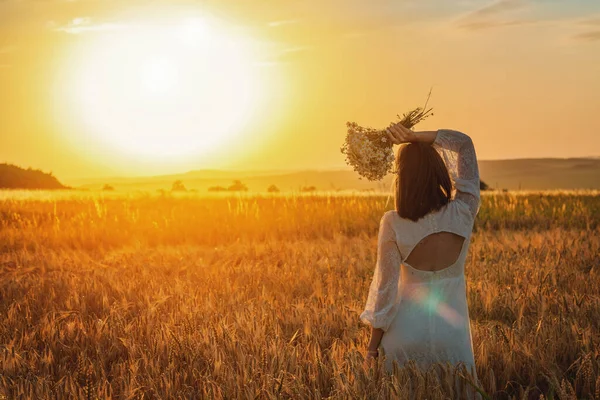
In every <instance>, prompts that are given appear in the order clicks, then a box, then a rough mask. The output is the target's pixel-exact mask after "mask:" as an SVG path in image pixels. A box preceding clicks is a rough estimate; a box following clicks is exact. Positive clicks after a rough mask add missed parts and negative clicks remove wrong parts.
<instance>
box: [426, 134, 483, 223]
mask: <svg viewBox="0 0 600 400" xmlns="http://www.w3.org/2000/svg"><path fill="white" fill-rule="evenodd" d="M433 146H434V147H435V148H436V149H437V150H438V151H439V152H440V154H441V155H442V158H443V159H444V162H445V163H446V167H448V172H449V173H450V177H451V178H452V181H453V182H454V187H455V188H456V199H457V200H460V201H463V202H465V203H466V204H467V205H468V206H469V210H470V211H471V215H472V216H473V218H474V217H475V215H477V212H478V211H479V204H480V193H479V167H478V165H477V155H476V153H475V147H474V146H473V141H472V140H471V138H470V137H469V136H467V135H465V134H464V133H462V132H459V131H455V130H452V129H439V130H438V131H437V135H436V138H435V140H434V142H433Z"/></svg>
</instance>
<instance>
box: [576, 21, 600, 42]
mask: <svg viewBox="0 0 600 400" xmlns="http://www.w3.org/2000/svg"><path fill="white" fill-rule="evenodd" d="M574 25H575V26H576V27H584V28H587V29H586V30H585V31H583V32H579V33H576V34H574V35H572V36H571V39H573V40H576V41H578V42H595V41H598V40H600V16H593V17H589V18H584V19H578V20H576V21H574Z"/></svg>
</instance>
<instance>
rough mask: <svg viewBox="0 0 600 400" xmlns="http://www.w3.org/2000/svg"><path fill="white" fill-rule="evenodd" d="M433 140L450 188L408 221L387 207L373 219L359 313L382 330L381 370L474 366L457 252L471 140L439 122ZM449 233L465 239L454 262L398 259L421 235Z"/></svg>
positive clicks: (465, 222)
mask: <svg viewBox="0 0 600 400" xmlns="http://www.w3.org/2000/svg"><path fill="white" fill-rule="evenodd" d="M433 146H434V147H435V148H436V150H438V152H439V153H440V154H441V156H442V158H443V159H444V161H445V163H446V166H447V167H448V170H449V172H450V177H451V178H452V181H453V183H454V188H455V189H456V191H455V193H454V197H453V199H452V200H451V201H450V202H449V203H448V204H447V205H446V206H444V207H443V208H441V209H440V210H438V211H435V212H431V213H429V214H427V215H426V216H424V217H423V218H421V219H419V220H418V221H416V222H414V221H411V220H409V219H404V218H401V217H400V216H399V215H398V213H397V212H396V211H388V212H386V213H385V214H384V215H383V217H382V218H381V223H380V226H379V235H378V250H377V265H376V267H375V273H374V275H373V280H372V282H371V286H370V289H369V295H368V299H367V303H366V307H365V310H364V311H363V312H362V314H361V315H360V319H361V320H362V321H363V322H365V323H368V324H370V325H372V326H373V327H374V328H381V329H383V330H384V334H383V337H382V339H381V344H380V347H382V348H383V350H384V351H383V353H384V354H385V358H386V364H385V365H386V369H387V370H388V371H391V370H392V363H393V361H396V362H397V363H398V365H399V366H400V367H402V366H403V365H404V363H406V362H408V361H409V360H413V361H414V362H415V363H416V364H417V366H418V367H420V368H423V369H427V368H428V367H430V366H431V365H433V364H434V363H436V362H442V363H444V364H445V363H447V362H450V363H451V364H453V365H458V364H459V363H463V364H464V365H465V366H466V367H467V369H468V370H469V371H472V372H473V373H474V367H475V361H474V358H473V344H472V339H471V330H470V326H469V311H468V307H467V298H466V286H465V274H464V272H465V259H466V257H467V251H468V249H469V242H470V237H471V233H472V229H473V222H474V219H475V216H476V215H477V212H478V211H479V202H480V197H479V170H478V167H477V158H476V155H475V149H474V147H473V143H472V141H471V139H470V138H469V137H468V136H467V135H465V134H464V133H461V132H458V131H455V130H449V129H440V130H438V131H437V136H436V139H435V141H434V143H433ZM437 232H451V233H454V234H457V235H459V236H462V237H464V238H465V240H464V242H463V246H462V250H461V252H460V255H459V257H458V259H457V260H456V262H455V263H454V264H452V265H450V266H449V267H447V268H444V269H442V270H439V271H435V272H433V271H423V270H418V269H416V268H413V267H411V266H410V265H408V264H407V263H406V262H405V260H406V259H407V258H408V256H409V254H410V253H411V251H412V249H413V248H414V247H415V246H416V245H417V244H418V243H419V242H420V241H421V240H422V239H423V238H425V237H426V236H429V235H431V234H433V233H437Z"/></svg>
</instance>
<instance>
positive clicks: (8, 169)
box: [0, 164, 68, 190]
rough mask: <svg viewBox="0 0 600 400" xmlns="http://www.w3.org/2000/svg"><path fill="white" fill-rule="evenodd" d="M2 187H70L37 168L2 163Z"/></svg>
mask: <svg viewBox="0 0 600 400" xmlns="http://www.w3.org/2000/svg"><path fill="white" fill-rule="evenodd" d="M0 189H45V190H47V189H68V187H67V186H65V185H63V184H62V183H60V182H59V181H58V179H56V177H54V176H53V175H52V173H45V172H42V171H40V170H36V169H31V168H28V169H23V168H21V167H17V166H16V165H11V164H0Z"/></svg>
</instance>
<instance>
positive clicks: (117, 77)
mask: <svg viewBox="0 0 600 400" xmlns="http://www.w3.org/2000/svg"><path fill="white" fill-rule="evenodd" d="M85 40H86V46H85V47H84V50H83V53H81V54H77V56H76V57H73V56H72V57H71V60H76V61H75V65H72V66H71V67H70V68H69V70H70V78H69V82H70V83H69V88H68V93H69V102H70V106H69V109H70V111H71V112H74V114H75V116H76V117H78V118H79V119H80V122H81V123H82V124H83V125H84V127H85V130H86V131H89V132H90V133H92V134H93V135H94V137H95V139H97V140H99V141H101V142H102V143H103V144H104V145H108V146H110V147H111V148H114V149H115V150H117V151H120V152H122V153H124V154H126V155H130V156H138V157H147V158H156V157H162V158H169V157H179V156H185V155H201V154H202V153H207V152H210V151H211V150H214V149H216V148H218V147H220V146H222V145H225V144H226V143H227V142H228V141H230V140H233V139H234V138H235V137H237V136H238V135H241V134H243V131H244V128H245V127H246V126H248V125H249V124H250V123H251V122H252V120H253V119H254V117H255V116H256V114H257V111H258V110H259V106H260V102H261V96H262V93H263V92H264V90H265V88H264V87H263V86H264V85H262V84H261V83H260V82H259V81H258V76H257V75H256V74H255V73H254V71H255V70H256V68H254V67H253V62H254V60H253V59H252V54H251V51H250V49H249V47H248V46H245V44H244V43H243V42H242V39H241V38H236V37H234V36H232V35H231V34H229V33H228V32H227V30H226V29H225V28H224V27H222V26H219V25H217V24H213V23H210V22H208V21H205V20H202V19H200V18H188V19H181V20H178V21H177V22H176V23H173V22H170V23H164V24H158V23H153V24H146V25H143V24H137V25H132V26H127V29H124V30H120V31H117V32H110V33H103V34H98V35H95V36H94V37H90V38H85Z"/></svg>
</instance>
